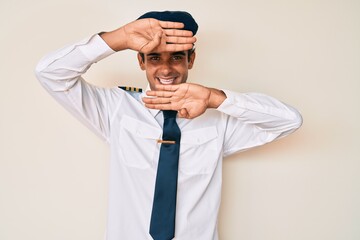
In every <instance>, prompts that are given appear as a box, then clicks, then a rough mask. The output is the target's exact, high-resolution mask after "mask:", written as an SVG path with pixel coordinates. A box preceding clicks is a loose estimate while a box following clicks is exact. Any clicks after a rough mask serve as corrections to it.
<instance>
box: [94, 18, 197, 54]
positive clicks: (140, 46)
mask: <svg viewBox="0 0 360 240" xmlns="http://www.w3.org/2000/svg"><path fill="white" fill-rule="evenodd" d="M183 27H184V24H183V23H178V22H168V21H159V20H156V19H153V18H147V19H140V20H136V21H133V22H131V23H128V24H126V25H125V26H123V27H120V28H118V29H116V30H114V31H112V32H107V33H104V34H102V35H101V37H102V38H103V39H104V41H105V42H106V43H107V44H108V45H109V46H110V47H111V48H112V49H113V50H115V51H120V50H125V49H132V50H135V51H139V52H142V53H150V52H164V51H168V52H177V51H185V50H189V49H191V48H192V47H193V43H195V42H196V38H195V37H193V34H192V32H191V31H187V30H181V29H182V28H183Z"/></svg>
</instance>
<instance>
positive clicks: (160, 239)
mask: <svg viewBox="0 0 360 240" xmlns="http://www.w3.org/2000/svg"><path fill="white" fill-rule="evenodd" d="M163 114H164V126H163V141H162V144H161V147H160V157H159V163H158V169H157V175H156V182H155V193H154V201H153V208H152V213H151V221H150V235H151V236H152V237H153V239H154V240H171V239H173V238H174V234H175V210H176V192H177V178H178V166H179V150H180V136H181V132H180V129H179V127H178V125H177V123H176V114H177V112H176V111H170V110H164V111H163Z"/></svg>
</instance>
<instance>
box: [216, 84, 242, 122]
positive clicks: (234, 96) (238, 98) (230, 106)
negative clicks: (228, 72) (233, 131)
mask: <svg viewBox="0 0 360 240" xmlns="http://www.w3.org/2000/svg"><path fill="white" fill-rule="evenodd" d="M221 90H222V91H223V92H224V93H225V95H226V99H225V100H224V102H222V103H221V104H220V106H219V107H218V108H217V110H218V111H220V112H223V113H225V114H228V115H231V116H236V117H239V116H240V115H241V114H242V113H244V112H245V111H246V108H245V102H246V99H245V98H244V97H243V96H242V95H241V94H239V93H235V92H232V91H229V90H224V89H221ZM234 106H236V107H234Z"/></svg>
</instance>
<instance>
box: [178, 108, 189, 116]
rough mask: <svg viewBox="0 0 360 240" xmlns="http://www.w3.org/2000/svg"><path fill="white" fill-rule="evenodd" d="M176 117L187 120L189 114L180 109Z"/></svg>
mask: <svg viewBox="0 0 360 240" xmlns="http://www.w3.org/2000/svg"><path fill="white" fill-rule="evenodd" d="M178 117H181V118H188V117H189V113H188V111H187V110H186V109H185V108H182V109H180V110H179V111H178Z"/></svg>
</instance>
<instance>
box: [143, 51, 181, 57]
mask: <svg viewBox="0 0 360 240" xmlns="http://www.w3.org/2000/svg"><path fill="white" fill-rule="evenodd" d="M160 55H161V54H160V53H149V54H147V56H160ZM171 55H172V56H174V55H182V56H185V55H186V54H185V52H184V51H179V52H173V53H171Z"/></svg>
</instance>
